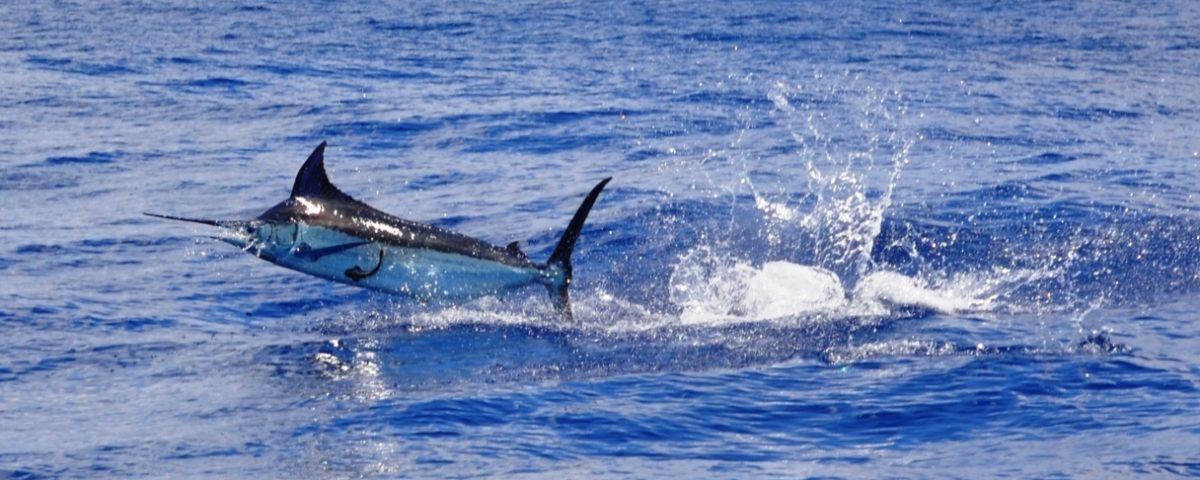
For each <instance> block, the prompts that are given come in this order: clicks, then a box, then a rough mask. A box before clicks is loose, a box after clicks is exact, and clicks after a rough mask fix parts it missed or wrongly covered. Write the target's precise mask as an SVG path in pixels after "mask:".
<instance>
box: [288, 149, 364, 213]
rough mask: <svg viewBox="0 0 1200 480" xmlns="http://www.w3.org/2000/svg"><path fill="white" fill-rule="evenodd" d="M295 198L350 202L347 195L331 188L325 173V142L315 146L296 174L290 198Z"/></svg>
mask: <svg viewBox="0 0 1200 480" xmlns="http://www.w3.org/2000/svg"><path fill="white" fill-rule="evenodd" d="M296 197H306V198H337V199H343V200H352V199H351V198H350V196H349V195H346V194H344V193H342V191H341V190H338V188H337V187H335V186H333V182H330V181H329V175H328V174H326V173H325V142H321V144H320V145H317V148H316V149H314V150H313V152H312V153H311V154H309V156H308V160H305V161H304V166H303V167H300V171H299V172H298V173H296V183H293V184H292V198H296Z"/></svg>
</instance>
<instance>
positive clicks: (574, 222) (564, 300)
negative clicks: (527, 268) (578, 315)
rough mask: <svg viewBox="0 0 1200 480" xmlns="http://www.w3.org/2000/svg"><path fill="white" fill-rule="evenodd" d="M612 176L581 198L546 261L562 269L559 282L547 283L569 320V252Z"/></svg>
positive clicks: (570, 317) (551, 265) (570, 270)
mask: <svg viewBox="0 0 1200 480" xmlns="http://www.w3.org/2000/svg"><path fill="white" fill-rule="evenodd" d="M609 180H612V177H608V178H606V179H604V180H601V181H600V183H597V184H596V186H595V187H592V191H591V192H590V193H588V195H587V198H584V199H583V203H582V204H580V205H579V210H576V211H575V216H574V217H572V218H571V223H569V224H567V229H566V231H564V232H563V234H562V237H561V238H559V239H558V246H556V247H554V253H551V254H550V260H547V261H546V266H547V267H558V268H560V269H562V272H563V280H562V283H561V284H557V283H556V284H554V285H548V286H547V288H549V289H550V295H552V296H554V297H556V299H557V301H558V308H559V310H560V311H562V312H563V315H564V316H566V318H567V320H571V319H572V316H571V297H570V294H569V293H568V292H567V287H570V286H571V278H572V275H571V272H572V269H571V252H573V251H575V242H576V241H577V240H579V232H581V231H582V230H583V223H584V222H586V221H587V216H588V213H589V212H591V211H592V205H595V204H596V198H597V197H599V196H600V192H601V191H602V190H604V186H605V185H608V181H609Z"/></svg>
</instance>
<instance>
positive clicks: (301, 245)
mask: <svg viewBox="0 0 1200 480" xmlns="http://www.w3.org/2000/svg"><path fill="white" fill-rule="evenodd" d="M609 180H612V177H609V178H605V179H604V180H601V181H600V183H598V184H596V186H595V187H594V188H592V191H591V192H590V193H588V195H587V197H585V198H584V200H583V203H582V204H581V205H580V206H579V209H578V210H577V211H576V212H575V216H574V217H573V218H571V223H569V224H568V225H567V229H566V231H564V232H563V234H562V237H561V238H560V239H559V241H558V245H557V246H556V247H555V248H554V251H553V253H551V254H550V258H549V259H548V260H547V261H546V262H545V263H539V262H535V261H533V260H530V259H529V257H527V256H526V255H525V253H524V252H522V251H521V249H520V247H519V246H518V242H512V243H510V244H508V245H507V246H505V247H499V246H496V245H492V244H490V243H487V242H485V241H483V240H479V239H476V238H472V237H469V236H466V235H463V234H460V233H456V232H453V231H450V230H447V229H445V228H441V227H436V226H433V225H427V224H424V223H419V222H414V221H410V220H405V219H402V218H398V217H395V216H392V215H389V214H387V213H384V212H381V211H379V210H376V209H375V208H373V207H371V206H370V205H367V204H365V203H363V202H360V201H358V200H355V199H354V198H352V197H350V196H349V195H347V194H345V193H342V191H341V190H339V189H338V188H337V187H335V186H334V185H333V183H332V182H330V181H329V176H328V175H327V174H326V173H325V142H321V144H320V145H318V146H317V148H316V149H315V150H313V152H312V154H311V155H309V156H308V160H307V161H305V162H304V166H302V167H300V171H299V173H297V174H296V181H295V183H294V184H293V185H292V194H291V196H289V197H288V198H287V200H284V201H282V202H280V203H279V204H278V205H275V206H274V207H271V208H270V209H268V210H267V211H266V212H264V213H263V214H262V215H259V216H258V218H255V219H253V220H206V219H199V218H185V217H177V216H172V215H161V214H156V213H146V215H149V216H153V217H159V218H165V219H169V220H180V221H185V222H194V223H201V224H205V225H213V226H216V227H220V228H222V229H223V233H224V234H223V235H222V236H220V237H217V238H218V239H220V240H222V241H224V242H226V243H229V244H232V245H234V246H236V247H238V248H241V249H242V250H243V251H246V252H248V253H251V254H253V255H255V256H257V257H259V258H261V259H263V260H267V261H269V262H272V263H275V264H277V265H280V266H283V267H286V268H290V269H292V270H296V271H300V272H304V273H307V274H310V275H315V276H317V277H321V278H324V279H328V280H333V281H335V282H341V283H345V284H348V285H354V286H356V287H363V288H369V289H373V290H380V291H385V292H390V293H396V294H400V295H405V296H408V297H412V298H415V299H417V300H419V301H421V302H425V303H443V302H445V303H462V302H466V301H469V300H472V299H475V298H479V297H484V296H488V295H496V294H501V293H504V292H508V291H512V290H517V289H520V288H523V287H525V286H528V285H542V286H544V287H546V288H547V289H548V290H549V291H550V294H551V296H552V298H554V299H555V303H556V306H557V307H558V308H559V309H560V310H561V311H562V312H563V314H564V315H565V316H566V317H567V318H570V317H571V308H570V296H569V295H568V293H567V287H569V286H570V285H571V279H572V268H571V252H572V251H573V250H574V249H575V242H576V241H577V240H578V239H579V234H580V232H581V231H582V230H583V224H584V222H585V221H586V220H587V216H588V212H590V211H591V209H592V205H593V204H595V203H596V198H597V197H599V196H600V192H601V191H602V190H603V189H604V186H605V185H607V184H608V182H609Z"/></svg>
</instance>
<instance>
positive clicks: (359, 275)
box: [346, 248, 383, 282]
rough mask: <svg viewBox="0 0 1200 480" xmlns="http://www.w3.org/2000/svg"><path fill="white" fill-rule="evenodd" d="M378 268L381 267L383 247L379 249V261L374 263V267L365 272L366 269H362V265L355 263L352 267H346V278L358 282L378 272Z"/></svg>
mask: <svg viewBox="0 0 1200 480" xmlns="http://www.w3.org/2000/svg"><path fill="white" fill-rule="evenodd" d="M380 268H383V249H382V248H381V249H379V263H377V264H375V268H372V269H371V271H369V272H367V271H363V269H362V267H359V266H358V265H355V266H354V267H351V268H347V269H346V278H349V279H350V280H353V281H355V282H358V281H361V280H362V279H364V278H367V277H370V276H371V275H374V274H376V273H379V269H380Z"/></svg>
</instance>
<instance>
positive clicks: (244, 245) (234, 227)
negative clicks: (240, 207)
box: [142, 212, 257, 251]
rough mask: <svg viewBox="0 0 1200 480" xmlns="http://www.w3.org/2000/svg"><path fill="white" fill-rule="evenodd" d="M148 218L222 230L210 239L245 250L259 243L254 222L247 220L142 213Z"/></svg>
mask: <svg viewBox="0 0 1200 480" xmlns="http://www.w3.org/2000/svg"><path fill="white" fill-rule="evenodd" d="M142 214H143V215H146V216H148V217H155V218H163V219H166V220H175V221H180V222H189V223H199V224H201V225H212V226H214V227H219V228H221V233H223V235H208V238H211V239H214V240H220V241H222V242H225V243H228V244H230V245H233V246H235V247H238V248H241V249H243V250H247V251H248V250H250V249H251V248H254V246H255V244H256V243H257V242H256V240H255V238H254V235H253V234H252V232H251V227H252V222H250V221H246V220H210V219H207V218H190V217H179V216H175V215H163V214H161V213H150V212H142Z"/></svg>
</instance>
